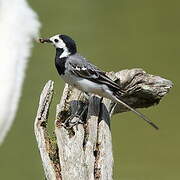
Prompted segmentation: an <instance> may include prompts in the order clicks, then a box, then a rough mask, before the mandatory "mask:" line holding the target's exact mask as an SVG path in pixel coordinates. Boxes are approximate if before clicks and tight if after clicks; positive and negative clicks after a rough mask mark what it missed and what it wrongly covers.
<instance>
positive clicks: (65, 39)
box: [39, 34, 77, 58]
mask: <svg viewBox="0 0 180 180" xmlns="http://www.w3.org/2000/svg"><path fill="white" fill-rule="evenodd" d="M39 42H40V43H51V44H53V45H54V47H55V48H56V50H57V51H58V50H59V51H61V52H62V53H61V56H60V58H63V57H68V56H69V55H72V54H75V53H76V52H77V48H76V43H75V41H74V40H73V39H72V38H70V37H69V36H67V35H63V34H61V35H59V34H58V35H55V36H52V37H50V38H40V39H39Z"/></svg>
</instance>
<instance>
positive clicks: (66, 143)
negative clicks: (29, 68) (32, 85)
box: [34, 69, 173, 180]
mask: <svg viewBox="0 0 180 180" xmlns="http://www.w3.org/2000/svg"><path fill="white" fill-rule="evenodd" d="M107 75H108V76H110V77H111V78H112V79H113V80H115V81H117V82H118V83H119V84H120V86H121V87H122V89H123V90H125V92H126V96H124V99H123V101H125V102H126V103H127V104H129V105H130V106H131V107H133V108H144V107H149V106H152V105H154V104H158V103H159V102H160V100H161V98H162V97H163V96H164V95H165V94H167V93H168V92H169V89H170V88H171V87H172V85H173V84H172V82H171V81H169V80H166V79H164V78H161V77H159V76H154V75H150V74H147V73H146V72H145V71H143V70H142V69H131V70H122V71H120V72H117V73H113V72H110V73H107ZM52 96H53V82H52V81H48V82H47V84H46V85H45V87H44V89H43V91H42V93H41V97H40V102H39V108H38V111H37V116H36V119H35V123H34V131H35V135H36V139H37V143H38V148H39V151H40V155H41V158H42V164H43V168H44V172H45V176H46V179H48V180H60V179H62V180H72V179H78V180H112V176H113V174H112V173H113V153H112V137H111V129H110V119H111V116H112V115H113V114H115V113H122V112H125V111H128V109H126V108H125V107H124V106H122V105H119V104H118V105H116V104H115V103H114V102H112V101H111V100H108V99H105V98H103V99H102V98H101V97H98V96H96V95H92V96H91V97H90V98H89V100H87V98H86V97H85V94H84V93H83V92H81V91H79V90H77V89H75V88H72V87H71V86H69V85H67V84H66V85H65V88H64V91H63V95H62V97H61V100H60V103H59V104H58V105H57V110H56V118H55V137H50V136H49V134H48V131H47V123H48V110H49V107H50V103H51V101H52ZM86 106H87V107H88V110H87V111H86V112H85V113H84V115H83V121H84V123H82V124H81V123H79V124H77V125H76V126H73V127H71V128H69V127H68V125H66V124H64V122H65V120H66V119H67V118H68V117H69V116H71V114H73V113H74V112H77V111H78V112H81V111H82V110H83V109H84V108H85V107H86ZM76 120H78V117H74V118H73V119H72V121H73V122H75V121H76Z"/></svg>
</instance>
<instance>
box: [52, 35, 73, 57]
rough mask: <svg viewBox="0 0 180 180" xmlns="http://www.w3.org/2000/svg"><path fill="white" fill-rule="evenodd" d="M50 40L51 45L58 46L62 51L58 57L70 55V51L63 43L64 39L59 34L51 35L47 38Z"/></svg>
mask: <svg viewBox="0 0 180 180" xmlns="http://www.w3.org/2000/svg"><path fill="white" fill-rule="evenodd" d="M49 39H50V40H51V41H52V42H53V45H54V46H55V47H56V48H60V49H63V50H64V51H63V53H62V54H61V55H60V58H63V57H67V56H69V55H70V52H69V51H68V48H67V47H66V44H65V43H64V41H63V40H62V39H61V38H60V37H59V35H55V36H52V37H51V38H49Z"/></svg>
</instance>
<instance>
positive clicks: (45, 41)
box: [39, 38, 52, 43]
mask: <svg viewBox="0 0 180 180" xmlns="http://www.w3.org/2000/svg"><path fill="white" fill-rule="evenodd" d="M39 42H40V43H52V41H51V40H50V39H49V38H39Z"/></svg>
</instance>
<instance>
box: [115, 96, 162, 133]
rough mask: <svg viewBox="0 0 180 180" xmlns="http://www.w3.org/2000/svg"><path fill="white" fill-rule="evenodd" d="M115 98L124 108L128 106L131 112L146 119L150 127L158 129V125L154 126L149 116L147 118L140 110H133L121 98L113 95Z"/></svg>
mask: <svg viewBox="0 0 180 180" xmlns="http://www.w3.org/2000/svg"><path fill="white" fill-rule="evenodd" d="M114 98H115V100H116V101H117V102H118V103H120V104H122V105H123V106H125V107H126V108H128V109H129V110H131V111H132V112H134V113H135V114H137V115H138V116H140V117H141V118H142V119H143V120H144V121H146V122H147V123H148V124H150V125H151V126H152V127H154V128H155V129H156V130H158V129H159V128H158V126H156V125H155V124H154V123H153V122H152V121H151V120H150V119H149V118H147V117H146V116H145V115H144V114H142V113H141V112H139V111H137V110H135V109H134V108H132V107H130V106H129V105H127V104H126V103H125V102H123V101H122V100H120V99H119V98H117V97H115V96H114Z"/></svg>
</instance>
